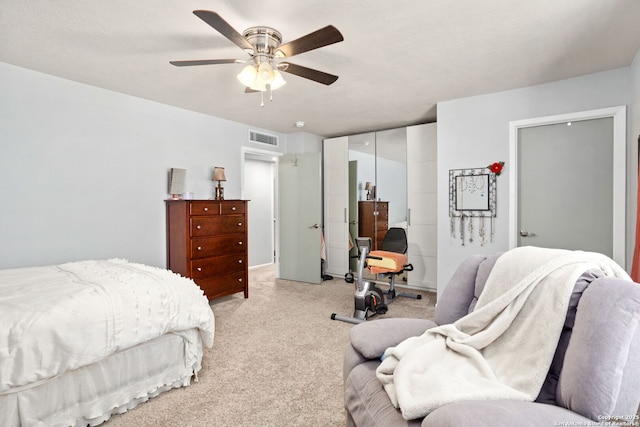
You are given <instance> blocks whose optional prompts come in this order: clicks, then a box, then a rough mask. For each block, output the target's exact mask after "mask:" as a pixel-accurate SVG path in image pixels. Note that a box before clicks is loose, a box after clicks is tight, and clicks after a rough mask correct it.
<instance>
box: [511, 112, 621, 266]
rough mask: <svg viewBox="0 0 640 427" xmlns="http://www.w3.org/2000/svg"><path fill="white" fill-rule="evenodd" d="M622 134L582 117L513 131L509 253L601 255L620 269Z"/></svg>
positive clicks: (608, 121) (609, 121)
mask: <svg viewBox="0 0 640 427" xmlns="http://www.w3.org/2000/svg"><path fill="white" fill-rule="evenodd" d="M619 126H620V117H618V122H617V123H616V117H615V114H606V115H602V114H596V115H595V116H594V114H587V116H586V117H584V116H581V115H571V116H565V117H563V120H558V117H556V118H554V119H553V120H552V121H551V122H548V121H547V122H544V121H543V122H542V123H539V124H535V125H527V126H519V127H518V128H517V129H515V130H514V133H515V135H514V137H515V145H514V146H512V150H515V153H516V155H515V162H514V163H513V165H514V166H515V170H512V175H513V178H514V179H515V180H516V186H515V187H514V190H515V191H516V195H517V197H516V198H514V203H515V205H514V206H512V207H513V209H514V211H513V215H514V216H513V221H514V226H515V227H513V228H514V229H512V230H511V234H512V244H513V246H528V245H530V246H540V247H551V248H563V249H571V250H578V249H579V250H586V251H594V252H600V253H603V254H605V255H607V256H609V257H611V258H613V259H615V260H616V261H617V262H618V263H620V264H621V265H623V266H624V251H625V249H624V209H625V208H624V193H625V172H624V171H625V167H624V145H625V144H624V136H623V137H622V144H621V147H620V146H619V145H620V144H619V143H617V142H616V139H615V136H616V133H619V131H620V129H619ZM617 127H618V128H617ZM622 130H623V135H624V134H625V132H624V126H623V127H622ZM618 137H620V135H618ZM620 202H622V205H620ZM620 225H622V229H620Z"/></svg>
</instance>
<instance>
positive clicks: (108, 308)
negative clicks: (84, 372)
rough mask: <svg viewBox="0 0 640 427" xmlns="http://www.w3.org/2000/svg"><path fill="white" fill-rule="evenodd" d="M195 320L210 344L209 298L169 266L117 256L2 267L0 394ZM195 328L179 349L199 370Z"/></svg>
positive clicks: (183, 328) (187, 326)
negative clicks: (65, 262) (194, 337)
mask: <svg viewBox="0 0 640 427" xmlns="http://www.w3.org/2000/svg"><path fill="white" fill-rule="evenodd" d="M193 328H197V329H198V330H199V332H200V337H201V339H202V343H204V344H205V345H206V346H208V347H211V346H212V345H213V334H214V317H213V312H212V311H211V307H210V306H209V303H208V301H207V298H206V297H205V296H204V294H203V292H202V290H200V288H198V287H197V286H196V285H194V283H193V282H192V281H191V280H189V279H186V278H183V277H181V276H179V275H176V274H174V273H172V272H170V271H168V270H163V269H159V268H156V267H150V266H146V265H142V264H134V263H129V262H127V261H125V260H119V259H113V260H108V261H107V260H105V261H80V262H74V263H67V264H62V265H55V266H47V267H30V268H18V269H7V270H0V394H2V393H3V392H6V391H7V390H9V389H11V388H15V387H19V386H25V385H29V384H32V383H35V382H38V381H42V380H46V379H48V378H52V377H54V376H56V375H58V374H61V373H63V372H65V371H67V370H71V369H75V368H79V367H82V366H86V365H90V364H92V363H94V362H97V361H99V360H101V359H102V358H104V357H105V356H108V355H110V354H113V353H116V352H118V351H119V350H122V349H126V348H129V347H132V346H135V345H136V344H139V343H142V342H147V341H149V340H151V339H154V338H156V337H159V336H161V335H164V334H166V333H176V334H181V335H184V336H185V337H187V334H183V332H184V331H187V330H189V329H193ZM193 336H194V335H193V334H191V335H189V337H190V339H189V340H188V341H187V344H186V348H185V351H186V352H187V354H188V355H189V357H188V361H189V363H190V366H193V368H194V371H197V370H199V369H200V366H199V363H200V360H199V359H198V355H199V353H201V343H200V342H199V341H198V340H194V339H193Z"/></svg>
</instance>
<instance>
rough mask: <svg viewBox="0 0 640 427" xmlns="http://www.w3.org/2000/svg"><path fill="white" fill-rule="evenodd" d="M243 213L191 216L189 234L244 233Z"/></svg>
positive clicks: (194, 235) (195, 235)
mask: <svg viewBox="0 0 640 427" xmlns="http://www.w3.org/2000/svg"><path fill="white" fill-rule="evenodd" d="M246 226H247V225H246V224H245V220H244V215H217V216H192V217H191V227H190V228H191V236H193V237H197V236H211V235H216V234H233V233H244V232H245V229H246Z"/></svg>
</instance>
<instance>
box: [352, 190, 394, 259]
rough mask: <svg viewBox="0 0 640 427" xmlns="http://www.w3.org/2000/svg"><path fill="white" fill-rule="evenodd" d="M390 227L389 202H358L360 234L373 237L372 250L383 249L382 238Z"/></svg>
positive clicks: (360, 235)
mask: <svg viewBox="0 0 640 427" xmlns="http://www.w3.org/2000/svg"><path fill="white" fill-rule="evenodd" d="M387 229H389V202H376V201H373V200H367V201H360V202H358V236H359V237H371V250H374V251H377V250H381V249H382V239H384V236H386V234H387Z"/></svg>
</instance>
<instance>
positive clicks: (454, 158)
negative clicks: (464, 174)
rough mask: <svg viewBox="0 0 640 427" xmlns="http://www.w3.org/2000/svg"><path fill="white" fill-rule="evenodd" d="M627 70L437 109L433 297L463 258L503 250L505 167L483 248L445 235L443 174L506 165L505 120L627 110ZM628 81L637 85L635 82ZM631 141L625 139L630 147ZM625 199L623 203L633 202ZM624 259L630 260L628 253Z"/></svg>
mask: <svg viewBox="0 0 640 427" xmlns="http://www.w3.org/2000/svg"><path fill="white" fill-rule="evenodd" d="M632 70H633V72H634V73H636V74H637V72H638V66H636V67H635V68H633V69H632V68H630V67H625V68H621V69H616V70H612V71H607V72H602V73H597V74H591V75H587V76H583V77H578V78H573V79H567V80H562V81H558V82H554V83H549V84H545V85H539V86H532V87H526V88H521V89H516V90H511V91H506V92H499V93H493V94H488V95H482V96H475V97H470V98H463V99H457V100H452V101H446V102H441V103H439V104H438V293H439V294H440V293H441V292H442V290H443V289H444V287H445V285H446V284H447V282H448V281H449V279H450V278H451V275H452V274H453V272H454V270H455V268H456V267H457V266H458V265H459V263H460V262H461V261H462V260H463V259H464V258H466V257H467V256H469V255H472V254H477V253H492V252H496V251H505V250H507V249H508V247H509V244H508V225H509V218H508V207H509V203H508V195H509V173H510V168H509V164H508V163H507V164H506V165H505V169H504V171H503V173H502V175H500V176H499V177H497V187H498V188H497V190H498V191H497V217H496V220H495V224H496V230H495V240H494V242H493V243H489V244H487V245H486V246H484V247H481V246H480V244H479V242H478V239H476V241H475V242H474V243H473V244H467V245H466V246H461V244H460V241H459V239H453V238H451V237H450V235H449V212H448V197H449V191H448V190H449V189H448V186H449V177H448V173H449V169H461V168H482V167H486V166H487V165H489V164H491V163H493V162H497V161H508V158H509V122H510V121H513V120H522V119H528V118H533V117H542V116H549V115H555V114H563V113H570V112H576V111H585V110H592V109H597V108H605V107H612V106H617V105H629V104H630V102H631V99H632V98H631V93H630V90H629V88H630V84H631V80H632V79H631V73H632ZM634 80H636V81H637V77H635V78H634ZM636 114H637V113H636ZM636 118H637V115H636ZM635 138H637V136H636V137H635ZM635 138H629V141H630V143H631V140H634V141H635ZM629 167H630V166H629ZM628 176H629V177H631V176H632V177H633V179H636V178H635V177H636V176H637V174H636V172H635V171H634V172H633V173H631V171H628ZM629 179H630V178H628V181H629ZM628 194H629V197H628V199H629V200H631V199H632V197H635V196H633V195H632V194H630V193H628ZM632 229H635V223H633V224H629V223H627V230H628V233H627V234H628V239H629V238H630V237H629V236H630V234H629V231H630V230H632ZM631 238H632V237H631ZM627 259H628V260H630V259H631V257H630V255H629V254H627Z"/></svg>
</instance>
